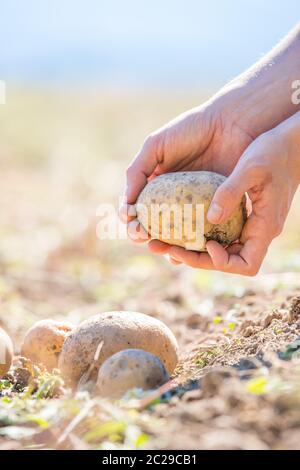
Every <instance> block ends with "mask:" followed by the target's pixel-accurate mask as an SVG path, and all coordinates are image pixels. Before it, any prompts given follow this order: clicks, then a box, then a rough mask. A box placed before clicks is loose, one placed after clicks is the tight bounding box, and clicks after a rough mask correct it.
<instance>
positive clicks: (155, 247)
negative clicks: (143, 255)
mask: <svg viewBox="0 0 300 470" xmlns="http://www.w3.org/2000/svg"><path fill="white" fill-rule="evenodd" d="M148 248H149V250H150V251H151V253H155V254H156V255H166V254H167V253H169V250H170V245H168V244H167V243H164V242H161V241H160V240H151V241H150V242H149V244H148Z"/></svg>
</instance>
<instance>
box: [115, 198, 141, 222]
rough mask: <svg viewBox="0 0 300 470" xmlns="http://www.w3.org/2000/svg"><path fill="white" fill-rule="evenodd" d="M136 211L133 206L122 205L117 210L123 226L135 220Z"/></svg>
mask: <svg viewBox="0 0 300 470" xmlns="http://www.w3.org/2000/svg"><path fill="white" fill-rule="evenodd" d="M136 215H137V214H136V209H135V206H134V205H131V204H126V203H123V204H122V206H121V207H120V209H119V217H120V219H121V221H122V222H123V223H124V224H127V223H128V222H130V221H131V220H134V219H135V218H136Z"/></svg>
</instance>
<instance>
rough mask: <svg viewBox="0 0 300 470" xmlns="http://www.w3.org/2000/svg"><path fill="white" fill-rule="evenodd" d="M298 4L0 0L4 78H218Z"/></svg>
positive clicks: (293, 19)
mask: <svg viewBox="0 0 300 470" xmlns="http://www.w3.org/2000/svg"><path fill="white" fill-rule="evenodd" d="M298 12H299V0H181V1H179V0H150V1H148V0H107V1H102V0H26V1H20V0H0V80H5V81H13V82H19V83H32V82H33V83H45V82H46V83H47V82H50V83H53V82H54V83H57V82H58V83H64V82H67V83H70V84H72V83H75V84H76V83H110V84H115V85H117V86H120V87H121V86H122V85H126V86H127V85H133V86H145V85H151V86H153V85H155V86H182V87H186V86H198V85H200V86H201V85H207V84H221V83H223V82H226V81H227V80H229V79H231V78H233V77H234V76H235V75H236V74H238V73H240V72H242V71H243V70H244V69H245V68H247V67H248V66H250V65H251V64H252V63H253V62H254V61H256V60H257V59H259V58H260V57H261V56H262V55H263V54H264V53H265V52H267V51H268V50H269V49H270V48H271V47H272V46H273V45H275V43H276V42H277V41H278V40H280V39H281V38H282V37H283V36H284V35H285V34H286V33H287V32H288V31H289V30H290V29H291V28H292V27H293V26H294V25H295V24H296V23H297V21H299V20H300V14H299V13H298Z"/></svg>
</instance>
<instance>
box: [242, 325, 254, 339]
mask: <svg viewBox="0 0 300 470" xmlns="http://www.w3.org/2000/svg"><path fill="white" fill-rule="evenodd" d="M253 333H254V329H253V326H247V328H246V329H245V331H244V332H243V336H244V337H245V338H249V336H252V335H253Z"/></svg>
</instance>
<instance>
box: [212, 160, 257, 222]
mask: <svg viewBox="0 0 300 470" xmlns="http://www.w3.org/2000/svg"><path fill="white" fill-rule="evenodd" d="M250 157H251V155H250V151H248V153H247V154H246V153H245V154H244V155H243V156H242V157H241V159H240V160H239V162H238V164H237V165H236V167H235V169H234V170H233V172H232V173H231V175H230V176H229V177H228V178H227V179H226V180H225V181H224V183H223V184H221V186H219V188H218V189H217V191H216V192H215V195H214V197H213V200H212V202H211V205H210V207H209V210H208V213H207V218H208V220H209V222H211V223H212V224H221V223H223V222H224V221H225V220H227V219H228V218H229V217H230V216H231V214H232V213H233V211H234V210H235V209H236V207H237V206H238V205H239V204H240V202H241V200H242V198H243V197H244V195H245V193H246V192H247V191H250V190H251V189H252V188H253V187H254V186H257V185H259V183H260V182H262V180H263V177H264V175H263V173H262V172H261V171H257V172H256V171H255V167H254V165H253V163H252V162H253V160H252V161H251V158H250ZM252 158H253V159H254V157H252ZM247 204H248V207H247V211H248V212H249V202H248V203H247Z"/></svg>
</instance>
